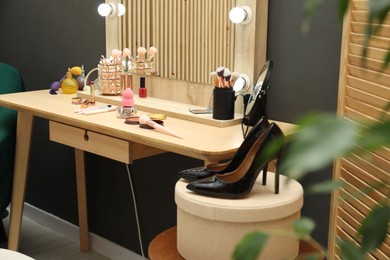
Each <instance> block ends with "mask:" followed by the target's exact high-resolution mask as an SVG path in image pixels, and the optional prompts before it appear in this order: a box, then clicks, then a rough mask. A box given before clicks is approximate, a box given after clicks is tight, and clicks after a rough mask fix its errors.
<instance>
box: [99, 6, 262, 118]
mask: <svg viewBox="0 0 390 260" xmlns="http://www.w3.org/2000/svg"><path fill="white" fill-rule="evenodd" d="M109 1H110V0H107V1H106V2H109ZM111 1H112V0H111ZM120 2H121V3H122V4H123V5H124V6H126V14H125V15H124V16H122V17H120V18H118V17H117V18H115V19H112V18H106V49H107V52H109V51H111V50H112V49H114V48H117V49H123V48H124V47H128V48H130V49H131V52H132V54H133V55H134V53H135V52H136V49H137V48H138V47H140V46H143V47H149V46H155V47H156V48H157V49H158V54H157V55H156V57H155V68H156V72H157V75H158V77H154V78H149V79H147V80H149V81H151V82H150V83H148V85H149V86H152V88H150V96H154V97H158V98H163V99H169V100H173V101H179V102H182V103H188V104H192V105H199V106H207V104H208V101H209V99H210V94H211V92H212V88H211V87H210V86H211V84H212V82H211V78H210V76H209V74H210V72H211V71H213V70H214V69H215V68H217V67H219V66H224V67H229V68H231V69H232V70H234V71H237V72H239V73H244V74H246V75H248V76H249V78H250V80H251V82H253V81H252V79H253V77H254V75H257V74H258V71H259V70H260V67H258V66H259V65H258V62H259V61H261V62H265V57H266V43H267V20H268V15H267V14H268V0H186V1H183V0H131V1H130V0H121V1H120ZM243 5H245V6H248V7H249V8H250V9H251V10H252V13H253V16H252V19H251V21H250V22H249V23H248V24H245V25H243V24H233V23H232V22H230V20H229V12H230V10H231V9H232V8H233V7H236V6H243ZM135 92H137V86H135ZM240 103H241V102H240ZM236 111H238V110H237V109H236Z"/></svg>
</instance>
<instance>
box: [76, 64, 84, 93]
mask: <svg viewBox="0 0 390 260" xmlns="http://www.w3.org/2000/svg"><path fill="white" fill-rule="evenodd" d="M76 80H77V82H78V84H79V90H83V88H84V80H85V70H84V65H81V75H80V76H78V77H77V79H76Z"/></svg>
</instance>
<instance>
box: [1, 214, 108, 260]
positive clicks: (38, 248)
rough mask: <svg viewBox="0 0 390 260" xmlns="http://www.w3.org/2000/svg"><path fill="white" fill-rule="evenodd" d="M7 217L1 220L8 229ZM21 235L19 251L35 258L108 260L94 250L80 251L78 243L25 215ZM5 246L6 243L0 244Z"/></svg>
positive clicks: (48, 259) (47, 259)
mask: <svg viewBox="0 0 390 260" xmlns="http://www.w3.org/2000/svg"><path fill="white" fill-rule="evenodd" d="M8 220H9V217H7V218H6V219H4V220H3V223H4V226H5V229H6V230H8ZM22 229H23V235H22V236H21V241H20V250H19V252H20V253H23V254H25V255H28V256H30V257H32V258H34V259H36V260H61V259H72V260H73V259H80V260H87V259H88V260H108V259H110V258H107V257H105V256H102V255H99V254H98V253H96V252H94V251H90V252H88V253H81V252H80V249H79V244H78V243H76V242H74V241H72V240H70V239H69V238H67V237H65V236H63V235H61V234H60V233H57V232H54V231H52V230H51V229H48V228H46V227H44V226H42V225H40V224H38V223H36V222H34V221H32V220H30V219H28V218H26V217H23V226H22ZM0 247H1V248H6V247H7V245H6V244H1V243H0Z"/></svg>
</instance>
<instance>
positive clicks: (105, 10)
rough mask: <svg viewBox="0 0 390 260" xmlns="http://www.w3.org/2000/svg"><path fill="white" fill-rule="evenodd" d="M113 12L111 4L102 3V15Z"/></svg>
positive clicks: (99, 10) (99, 9)
mask: <svg viewBox="0 0 390 260" xmlns="http://www.w3.org/2000/svg"><path fill="white" fill-rule="evenodd" d="M111 12H112V7H111V6H110V5H109V4H100V5H99V7H98V13H99V14H100V15H101V16H104V17H105V16H109V15H110V14H111Z"/></svg>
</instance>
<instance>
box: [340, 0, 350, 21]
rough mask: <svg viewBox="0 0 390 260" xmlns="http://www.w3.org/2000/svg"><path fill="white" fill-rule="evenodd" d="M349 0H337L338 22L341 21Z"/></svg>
mask: <svg viewBox="0 0 390 260" xmlns="http://www.w3.org/2000/svg"><path fill="white" fill-rule="evenodd" d="M348 6H349V0H339V6H338V13H339V22H340V23H342V22H343V18H344V15H345V13H346V12H347V10H348Z"/></svg>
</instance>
